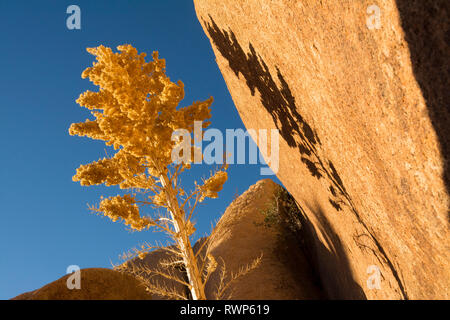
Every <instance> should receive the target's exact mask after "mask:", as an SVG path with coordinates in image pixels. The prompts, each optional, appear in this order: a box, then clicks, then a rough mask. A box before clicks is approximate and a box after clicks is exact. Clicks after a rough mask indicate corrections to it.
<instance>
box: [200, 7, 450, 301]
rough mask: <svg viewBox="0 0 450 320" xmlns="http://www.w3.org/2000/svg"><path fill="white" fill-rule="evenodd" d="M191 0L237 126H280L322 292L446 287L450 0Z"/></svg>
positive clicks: (434, 294)
mask: <svg viewBox="0 0 450 320" xmlns="http://www.w3.org/2000/svg"><path fill="white" fill-rule="evenodd" d="M194 3H195V8H196V11H197V16H198V19H199V21H200V23H201V24H202V26H203V28H204V31H205V33H206V35H207V36H208V37H209V39H210V41H211V44H212V48H213V50H214V53H215V55H216V58H217V64H218V66H219V68H220V70H221V72H222V74H223V77H224V79H225V81H226V84H227V86H228V89H229V91H230V93H231V96H232V98H233V100H234V103H235V105H236V107H237V109H238V111H239V113H240V115H241V118H242V120H243V122H244V124H245V126H246V127H247V128H252V129H260V128H264V129H269V128H277V129H279V133H280V137H281V138H280V168H279V171H278V174H277V176H278V177H279V179H280V180H281V181H282V182H283V184H284V186H285V187H286V188H287V190H288V191H289V192H290V193H291V194H292V195H293V196H294V197H295V199H296V200H297V202H298V203H299V205H300V206H301V212H302V215H301V217H299V219H303V222H304V225H306V226H308V234H309V237H310V238H309V244H310V247H311V253H312V255H311V257H314V261H316V269H317V270H318V272H319V275H320V277H321V279H322V283H323V286H324V288H325V290H326V292H327V295H328V297H329V298H343V299H355V298H356V299H363V298H368V299H427V298H428V299H429V298H431V299H434V298H444V299H448V298H450V267H449V258H450V256H449V252H450V250H449V239H450V234H449V196H448V195H449V190H448V188H449V173H448V160H446V159H448V156H449V136H450V135H449V128H450V121H449V119H450V117H449V107H448V101H449V94H448V92H449V90H448V84H449V83H448V79H449V76H450V72H449V66H450V61H449V57H450V55H449V54H448V52H449V47H448V46H449V44H448V37H447V38H446V34H447V35H448V21H449V19H448V12H449V2H448V1H445V0H436V1H431V0H429V1H421V0H413V1H409V0H408V1H407V0H397V1H395V0H377V1H354V0H343V1H317V0H301V1H300V0H299V1H290V0H271V1H269V0H263V1H262V0H246V1H232V0H220V1H219V0H194ZM372 4H376V5H377V6H378V7H379V8H380V14H381V16H380V22H381V28H380V29H369V28H368V27H367V24H366V22H367V19H368V18H369V17H370V16H371V15H373V14H374V12H373V11H372V12H370V13H368V11H367V10H368V7H369V6H370V5H372ZM371 266H376V267H375V268H378V270H380V272H381V275H380V276H381V288H380V289H371V287H370V286H368V283H367V281H368V280H369V277H370V276H371V275H373V274H371V272H373V271H371V270H373V269H370V268H373V267H371ZM368 272H369V273H368Z"/></svg>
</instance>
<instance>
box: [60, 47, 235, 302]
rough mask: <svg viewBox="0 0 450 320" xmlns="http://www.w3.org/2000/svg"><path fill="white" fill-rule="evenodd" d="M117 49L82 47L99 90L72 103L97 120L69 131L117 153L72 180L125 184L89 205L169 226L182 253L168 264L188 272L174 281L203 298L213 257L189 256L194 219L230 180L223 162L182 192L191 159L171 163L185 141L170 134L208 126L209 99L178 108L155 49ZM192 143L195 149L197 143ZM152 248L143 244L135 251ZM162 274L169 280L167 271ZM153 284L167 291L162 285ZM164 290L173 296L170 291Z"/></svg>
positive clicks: (129, 221)
mask: <svg viewBox="0 0 450 320" xmlns="http://www.w3.org/2000/svg"><path fill="white" fill-rule="evenodd" d="M118 50H119V52H113V51H112V50H111V49H110V48H107V47H104V46H99V47H97V48H88V49H87V51H88V52H89V53H91V54H93V55H94V56H96V62H94V64H93V66H92V67H89V68H87V69H86V70H84V72H83V73H82V77H83V78H89V79H90V81H92V82H93V83H94V85H97V86H99V91H98V92H92V91H86V92H84V93H82V94H81V95H80V97H79V98H78V99H77V103H78V104H80V105H81V106H82V107H86V108H88V109H89V110H90V111H91V114H92V115H93V117H94V118H95V119H93V120H89V119H88V120H86V121H85V122H81V123H74V124H72V125H71V126H70V129H69V133H70V134H71V135H78V136H87V137H89V138H92V139H99V140H103V141H105V143H106V145H107V146H113V147H114V150H116V152H115V154H114V155H113V156H112V157H105V158H103V159H100V160H98V161H95V162H92V163H90V164H86V165H81V166H80V167H79V168H78V169H77V172H76V174H75V176H74V177H73V180H74V181H79V182H80V183H81V185H83V186H91V185H98V184H105V185H106V186H113V185H118V186H119V187H120V188H121V189H127V190H128V191H129V192H128V193H126V194H123V195H117V196H114V197H109V198H102V200H101V202H100V204H99V205H98V206H97V207H90V209H91V210H93V211H94V212H97V213H98V214H101V215H104V216H107V217H109V218H110V219H111V220H112V221H122V222H123V223H124V224H125V225H127V226H129V227H130V228H131V229H133V230H137V231H141V230H147V229H149V228H150V227H152V228H156V229H158V230H161V231H164V232H166V233H167V234H168V235H169V236H170V237H171V238H172V239H173V240H174V242H175V249H174V250H173V253H174V255H175V256H176V257H178V258H179V259H175V260H174V261H170V263H172V264H177V263H178V264H181V265H183V267H184V269H185V272H186V274H187V279H188V281H187V282H185V281H184V280H182V279H177V281H181V282H182V283H183V284H185V285H186V286H187V287H188V288H189V291H190V293H191V296H192V298H193V299H206V296H205V291H204V287H205V283H206V281H207V280H208V278H209V275H210V274H211V273H212V272H213V271H214V270H215V267H216V265H217V263H215V260H214V258H213V257H212V256H210V255H206V256H205V257H204V258H202V259H203V260H202V261H201V260H199V255H196V254H194V251H193V248H192V245H191V239H190V238H191V236H192V234H193V233H194V231H195V227H194V223H193V222H192V217H193V213H194V211H195V208H196V206H197V205H198V203H200V202H202V201H203V200H204V199H205V198H206V197H209V198H216V197H217V196H218V192H219V191H220V190H221V189H222V187H223V184H224V183H225V181H226V180H227V173H226V167H222V168H220V169H218V170H216V171H215V172H213V173H212V174H211V176H210V177H209V178H208V179H205V180H203V182H202V183H199V184H198V183H195V188H194V190H193V191H191V192H186V191H185V190H184V189H183V188H182V187H181V186H180V185H179V183H178V180H179V179H178V178H179V175H180V174H181V173H183V172H184V171H185V170H187V169H189V168H190V166H191V162H192V158H189V161H183V162H177V161H173V157H172V153H173V150H174V148H175V147H176V146H179V144H180V143H186V141H182V140H181V139H179V140H177V139H172V135H173V132H174V131H175V130H177V129H187V130H188V131H189V132H190V133H191V134H192V133H193V130H194V121H201V122H202V125H203V128H206V127H207V126H208V125H209V122H208V121H207V120H208V119H209V118H210V117H211V114H210V106H211V104H212V101H213V99H212V97H211V98H209V99H207V100H205V101H201V102H194V103H193V104H192V105H190V106H188V107H182V108H180V107H178V104H179V103H180V101H181V100H182V99H183V97H184V86H183V83H182V82H181V81H178V83H174V82H172V81H170V79H169V77H167V75H166V74H165V60H163V59H159V57H158V53H157V52H154V53H153V61H150V62H146V61H145V56H146V54H145V53H140V54H138V52H137V50H136V49H135V48H133V47H132V46H131V45H122V46H119V47H118ZM190 148H192V151H193V152H192V153H191V154H192V155H194V153H195V152H196V151H195V147H194V145H191V146H190ZM146 208H151V209H155V208H156V209H157V208H163V209H166V212H167V214H161V213H158V214H156V215H153V216H151V215H145V214H144V213H143V210H144V209H146ZM153 211H155V210H153ZM152 249H153V247H152V246H145V247H143V248H141V249H140V250H138V251H137V254H138V255H143V254H145V252H148V251H149V250H152ZM200 251H201V250H200ZM154 272H158V271H154ZM163 276H164V275H163ZM165 276H166V277H168V278H171V279H174V277H173V276H172V275H170V274H169V275H167V274H166V275H165ZM152 289H153V291H155V292H157V293H164V292H163V291H164V288H161V287H157V286H156V287H153V288H150V290H151V291H152ZM159 291H161V292H159ZM165 293H166V295H168V296H171V297H173V298H176V297H177V294H176V293H174V292H171V291H170V290H165Z"/></svg>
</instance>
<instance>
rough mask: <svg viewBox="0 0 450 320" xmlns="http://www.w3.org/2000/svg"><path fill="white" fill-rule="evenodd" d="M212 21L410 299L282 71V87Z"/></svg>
mask: <svg viewBox="0 0 450 320" xmlns="http://www.w3.org/2000/svg"><path fill="white" fill-rule="evenodd" d="M209 18H210V20H211V21H210V22H207V21H205V20H203V24H204V26H205V29H206V31H207V32H208V34H209V36H210V37H211V39H212V42H213V43H214V45H215V47H216V48H217V50H218V51H219V52H220V54H221V55H222V56H223V57H224V58H225V59H226V60H227V61H228V64H229V67H230V68H231V70H233V72H234V74H235V75H236V77H239V76H240V74H241V75H242V76H243V77H244V79H245V81H246V84H247V86H248V88H249V89H250V92H251V94H252V95H253V96H254V95H255V94H256V90H258V92H259V94H260V99H261V104H262V105H263V106H264V108H265V109H266V110H267V111H268V112H269V114H270V115H271V116H272V119H273V122H274V124H275V126H276V128H277V129H278V130H279V132H280V135H281V136H282V138H283V139H284V140H285V141H286V143H287V144H288V145H289V146H290V147H292V148H298V151H299V154H300V160H301V162H303V163H304V164H305V166H306V167H307V169H308V170H309V172H310V173H311V175H312V176H313V177H315V178H317V179H318V180H320V179H325V180H326V181H327V183H328V184H329V186H328V191H329V198H328V200H329V202H330V203H331V205H332V206H333V207H334V208H335V209H336V210H337V211H341V210H342V206H346V207H348V208H349V209H350V210H351V211H352V212H353V214H354V215H355V217H356V219H357V220H358V222H359V223H360V224H361V225H362V226H363V228H364V229H365V230H366V236H367V237H368V238H369V239H370V241H371V242H372V243H373V246H374V248H375V249H374V250H373V253H374V254H375V255H376V256H377V258H378V259H380V260H381V261H383V262H384V263H386V265H387V266H388V268H389V269H390V270H391V272H392V274H393V276H394V278H395V279H396V281H397V282H398V285H399V288H400V291H401V292H402V295H403V297H404V298H405V299H407V298H408V295H407V293H406V288H405V287H404V285H403V281H402V280H401V279H400V275H399V274H398V272H397V270H396V268H395V267H394V263H393V261H392V260H391V259H390V258H389V257H388V255H387V253H386V252H385V250H384V248H383V247H382V246H381V244H380V242H379V241H378V240H377V237H375V235H374V233H373V231H371V230H370V228H368V227H367V225H366V224H365V222H364V221H363V219H362V218H361V215H360V213H359V212H358V210H357V209H356V207H355V206H354V204H353V201H352V199H351V197H350V195H349V194H348V192H347V190H346V188H345V186H344V183H343V181H342V179H341V177H340V176H339V174H338V172H337V170H336V168H335V166H334V164H333V163H332V162H331V160H329V159H326V158H325V157H323V156H322V155H321V154H320V146H321V141H320V139H319V137H318V135H317V133H316V132H315V130H314V129H313V128H312V126H311V125H310V124H309V123H308V122H307V121H306V119H305V118H304V117H303V116H302V115H301V114H300V113H299V111H298V110H301V108H300V107H299V106H298V105H297V103H296V100H295V98H294V96H293V95H292V91H291V90H290V88H289V85H288V83H287V82H286V80H285V79H284V77H283V75H282V74H281V71H280V70H279V68H278V67H275V68H276V73H277V74H276V76H277V79H278V81H279V83H280V85H279V86H278V85H277V83H276V82H275V80H274V79H273V77H272V74H271V72H270V70H269V68H268V66H267V64H266V63H265V62H264V60H263V59H262V57H261V56H260V55H258V54H257V52H256V50H255V48H254V47H253V45H252V44H251V43H249V45H248V47H249V52H247V53H246V52H245V51H244V50H243V48H242V46H241V45H240V44H239V42H238V40H237V39H236V36H235V34H234V32H233V31H232V30H229V31H226V30H224V29H220V28H219V27H218V25H217V24H216V23H215V21H214V19H213V18H212V17H211V16H209Z"/></svg>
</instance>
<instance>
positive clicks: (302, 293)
mask: <svg viewBox="0 0 450 320" xmlns="http://www.w3.org/2000/svg"><path fill="white" fill-rule="evenodd" d="M282 190H284V189H282V188H281V186H279V185H278V184H276V183H275V182H273V181H272V180H270V179H264V180H260V181H258V182H257V183H256V184H254V185H253V186H251V187H250V188H249V189H248V190H247V191H246V192H244V193H243V194H242V195H241V196H240V197H238V198H237V199H235V200H234V201H233V202H232V203H231V204H230V205H229V206H228V208H227V210H226V211H225V213H224V214H223V215H222V217H221V218H220V220H219V222H218V223H217V225H216V227H215V228H214V232H213V234H212V235H211V236H210V241H211V247H210V253H211V255H212V256H213V257H214V258H215V259H216V261H217V262H218V267H217V269H216V271H215V272H214V273H213V274H212V276H211V278H210V280H209V281H208V283H207V285H206V288H205V290H206V296H207V298H208V299H216V298H220V299H229V298H231V299H237V300H240V299H242V300H255V299H257V300H268V299H272V300H297V299H300V300H306V299H323V298H324V297H325V296H324V294H323V292H322V289H321V287H320V284H319V283H317V282H316V278H315V277H314V274H313V270H312V269H311V265H310V263H309V260H308V256H307V255H306V254H305V252H304V250H303V246H302V241H301V234H298V230H296V229H293V228H291V226H289V224H288V223H286V221H288V216H287V214H286V213H284V212H283V210H284V208H285V207H286V206H284V205H283V204H282V202H281V201H280V194H281V192H282ZM294 211H297V208H296V207H295V208H294ZM258 257H259V258H261V260H260V262H259V264H258V265H257V266H256V267H255V268H254V269H251V270H250V271H249V272H248V273H247V274H244V275H242V276H241V277H239V278H237V279H236V280H235V281H232V282H230V286H229V290H225V291H224V294H223V295H222V296H220V297H217V296H216V293H217V292H218V290H217V288H219V287H220V282H221V274H222V270H223V269H222V268H223V266H224V264H225V270H226V272H225V277H224V278H223V280H224V281H223V283H224V284H226V283H228V282H229V281H230V280H231V277H230V275H231V273H235V274H236V273H238V272H239V270H242V269H245V268H246V267H247V266H249V265H250V264H252V262H253V261H254V260H255V259H257V258H258Z"/></svg>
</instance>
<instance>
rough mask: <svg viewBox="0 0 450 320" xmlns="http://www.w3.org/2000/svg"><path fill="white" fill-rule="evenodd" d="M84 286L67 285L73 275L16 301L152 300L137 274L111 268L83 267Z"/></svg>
mask: <svg viewBox="0 0 450 320" xmlns="http://www.w3.org/2000/svg"><path fill="white" fill-rule="evenodd" d="M80 271H81V282H80V283H81V289H79V290H78V289H71V290H69V289H68V288H67V278H68V277H69V276H70V275H65V276H64V277H62V278H60V279H58V280H56V281H53V282H51V283H49V284H47V285H45V286H43V287H42V288H40V289H37V290H34V291H31V292H26V293H23V294H21V295H19V296H17V297H15V298H13V299H12V300H150V298H151V297H150V295H149V294H148V293H147V292H146V290H145V288H144V287H143V286H142V285H141V284H140V283H139V282H138V281H137V280H136V279H134V278H133V277H131V276H129V275H125V274H122V273H119V272H116V271H113V270H110V269H103V268H89V269H81V270H80Z"/></svg>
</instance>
